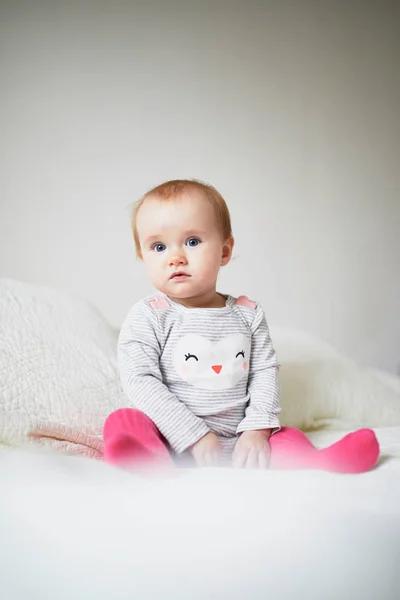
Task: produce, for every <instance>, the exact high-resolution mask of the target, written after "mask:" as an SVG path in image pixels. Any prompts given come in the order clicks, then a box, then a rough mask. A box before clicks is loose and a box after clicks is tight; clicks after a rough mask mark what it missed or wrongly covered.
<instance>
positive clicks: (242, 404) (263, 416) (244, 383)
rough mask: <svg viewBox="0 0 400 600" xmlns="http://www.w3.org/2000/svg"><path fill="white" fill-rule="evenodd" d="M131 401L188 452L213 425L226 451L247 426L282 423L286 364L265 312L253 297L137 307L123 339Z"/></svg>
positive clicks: (157, 300) (154, 300)
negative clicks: (281, 380)
mask: <svg viewBox="0 0 400 600" xmlns="http://www.w3.org/2000/svg"><path fill="white" fill-rule="evenodd" d="M118 360H119V366H120V373H121V381H122V385H123V388H124V391H125V393H126V395H127V397H128V402H129V405H130V406H131V407H133V408H137V409H139V410H140V411H142V412H143V413H145V414H146V415H147V416H148V417H149V418H150V419H151V420H152V421H153V422H154V423H155V424H156V426H157V427H158V429H159V430H160V432H161V433H162V435H163V436H164V437H165V438H166V440H167V441H168V443H169V445H170V446H171V448H172V450H173V451H174V452H175V453H177V454H181V453H184V452H185V450H187V449H188V448H189V447H190V446H192V445H193V444H195V443H196V442H197V441H198V440H199V439H200V438H201V437H203V436H204V435H205V434H206V433H208V432H209V431H213V432H214V433H215V434H217V435H218V437H219V441H220V444H221V448H222V454H223V455H225V456H229V455H230V454H231V453H232V450H233V448H234V445H235V442H236V440H237V436H238V434H239V433H241V432H243V431H246V430H256V429H267V428H268V429H269V428H271V429H274V428H279V418H278V415H279V413H280V410H281V409H280V406H279V385H278V364H277V360H276V355H275V351H274V348H273V345H272V342H271V338H270V335H269V329H268V325H267V322H266V319H265V315H264V312H263V310H262V308H261V306H260V305H259V304H256V303H253V302H251V301H249V300H248V298H247V297H245V296H241V297H240V298H238V299H236V298H233V297H232V296H227V299H226V304H225V306H224V307H223V308H187V307H185V306H182V305H181V304H179V303H176V302H174V301H172V300H171V299H170V298H168V297H167V296H166V295H164V294H157V295H156V296H152V297H148V298H145V299H143V300H140V301H139V302H137V303H136V304H134V306H133V307H132V308H131V310H130V312H129V313H128V316H127V318H126V319H125V321H124V323H123V326H122V328H121V332H120V336H119V341H118Z"/></svg>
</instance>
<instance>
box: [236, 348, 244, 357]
mask: <svg viewBox="0 0 400 600" xmlns="http://www.w3.org/2000/svg"><path fill="white" fill-rule="evenodd" d="M240 355H242V356H243V358H244V350H241V351H240V352H238V353H237V354H236V358H237V357H238V356H240Z"/></svg>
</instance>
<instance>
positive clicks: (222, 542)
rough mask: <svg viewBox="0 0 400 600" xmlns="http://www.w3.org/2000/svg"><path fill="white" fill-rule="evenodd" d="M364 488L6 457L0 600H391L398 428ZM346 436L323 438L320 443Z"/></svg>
mask: <svg viewBox="0 0 400 600" xmlns="http://www.w3.org/2000/svg"><path fill="white" fill-rule="evenodd" d="M376 431H377V434H378V437H379V440H380V443H381V450H382V462H381V464H380V465H379V466H378V467H377V468H376V469H375V470H374V471H372V472H370V473H367V474H364V475H355V476H343V475H335V474H330V473H323V472H312V471H302V472H273V471H268V472H260V471H233V470H229V469H208V470H207V469H205V470H201V469H200V470H189V471H186V470H176V471H175V472H174V474H173V475H168V474H166V473H157V474H156V473H153V474H149V473H147V474H144V473H143V474H135V475H133V474H129V473H126V472H123V471H119V470H116V469H113V468H111V467H109V466H107V465H104V464H102V463H99V462H96V461H91V460H88V459H83V458H77V457H67V456H57V455H54V454H51V453H43V451H41V452H40V453H37V452H35V453H33V452H21V451H12V452H4V453H2V457H1V462H0V565H1V597H2V598H6V599H7V600H16V599H18V600H19V599H21V600H22V599H27V598H29V599H36V598H37V599H40V600H45V599H47V598H52V599H53V598H54V599H57V600H64V599H65V600H66V599H68V600H70V599H72V598H73V599H75V600H77V599H82V600H91V599H92V598H93V600H94V599H96V600H103V599H104V600H105V599H109V598H112V599H113V600H120V599H121V600H122V599H124V600H125V599H127V600H128V598H129V599H130V600H132V599H138V600H169V599H171V600H180V599H185V600H194V599H197V598H199V599H200V598H201V599H202V600H205V599H214V598H215V599H216V598H222V597H226V598H232V599H236V598H237V599H239V598H240V599H241V600H242V599H243V598H246V599H247V600H253V599H254V600H258V599H260V600H261V599H262V600H266V599H267V598H273V599H274V600H276V599H283V600H286V599H292V598H293V599H296V600H297V599H302V598H304V599H306V598H307V599H310V598H311V599H314V598H315V599H318V600H321V599H322V600H325V599H335V600H339V599H340V600H343V599H349V600H358V599H361V598H362V599H363V600H365V599H367V600H368V599H371V600H372V599H379V600H386V599H388V600H390V599H392V598H393V599H395V598H399V597H400V593H399V592H400V577H399V574H400V428H384V429H378V430H376ZM341 434H342V433H338V432H337V433H335V432H318V433H315V434H314V435H313V436H312V437H313V438H314V440H315V441H316V442H318V443H321V444H327V443H330V442H331V441H334V440H335V439H337V438H338V437H339V436H340V435H341Z"/></svg>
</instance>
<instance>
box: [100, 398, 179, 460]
mask: <svg viewBox="0 0 400 600" xmlns="http://www.w3.org/2000/svg"><path fill="white" fill-rule="evenodd" d="M103 439H104V461H105V462H108V463H111V464H114V465H118V466H131V465H138V466H139V465H143V464H149V463H152V464H160V465H173V461H172V458H171V455H170V453H169V450H168V448H167V445H166V443H165V442H164V440H163V438H162V436H161V434H160V432H159V431H158V429H157V427H156V426H155V424H154V423H153V421H152V420H151V419H149V418H148V417H147V416H146V415H145V414H144V413H142V412H140V411H139V410H135V409H133V408H120V409H118V410H116V411H114V412H113V413H111V415H109V416H108V417H107V419H106V421H105V423H104V427H103Z"/></svg>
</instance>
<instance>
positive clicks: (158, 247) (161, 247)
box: [151, 242, 167, 253]
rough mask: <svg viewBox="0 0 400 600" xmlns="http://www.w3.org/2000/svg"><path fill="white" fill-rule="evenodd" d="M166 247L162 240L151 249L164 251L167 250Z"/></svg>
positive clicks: (158, 251)
mask: <svg viewBox="0 0 400 600" xmlns="http://www.w3.org/2000/svg"><path fill="white" fill-rule="evenodd" d="M166 248H167V246H166V245H165V244H161V243H160V242H157V244H153V245H152V247H151V249H152V250H154V252H157V253H160V252H164V250H166Z"/></svg>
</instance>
